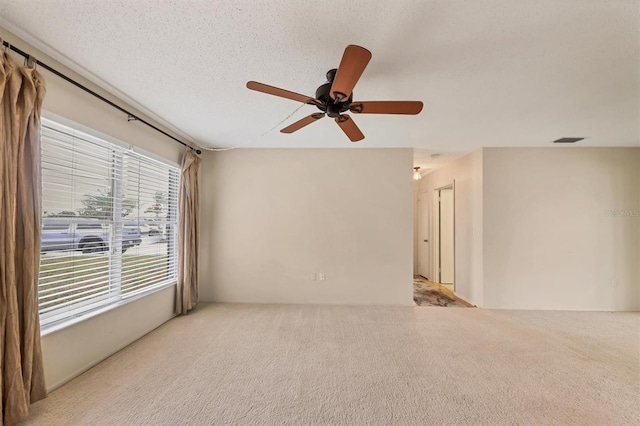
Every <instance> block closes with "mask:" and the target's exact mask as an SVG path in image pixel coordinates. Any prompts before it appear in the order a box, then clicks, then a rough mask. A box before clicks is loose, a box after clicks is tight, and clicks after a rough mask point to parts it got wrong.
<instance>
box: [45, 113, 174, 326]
mask: <svg viewBox="0 0 640 426" xmlns="http://www.w3.org/2000/svg"><path fill="white" fill-rule="evenodd" d="M41 127H42V128H43V129H44V128H45V127H48V128H49V129H52V130H54V131H59V129H56V128H55V127H66V128H68V129H69V130H70V131H71V132H70V133H69V134H73V136H74V137H75V138H76V139H79V140H85V141H87V142H95V141H94V140H93V139H95V140H97V141H98V142H99V143H100V144H101V145H102V144H104V145H105V146H106V147H107V148H108V149H109V150H110V151H111V158H112V162H111V163H112V164H111V165H110V173H111V176H112V189H113V194H114V195H113V200H114V212H113V213H112V216H111V218H109V219H108V220H107V222H109V221H110V222H112V223H113V226H111V233H110V238H111V240H110V241H111V243H110V244H109V248H108V249H110V250H111V253H108V254H107V255H108V258H107V261H106V263H107V270H108V278H107V282H106V288H107V289H108V291H107V293H106V294H103V295H99V296H97V297H91V298H89V299H87V300H83V301H80V302H74V303H71V304H70V305H69V306H73V308H71V309H69V307H68V306H65V307H62V308H60V309H54V310H51V311H49V312H46V313H44V314H41V313H40V308H38V311H39V316H40V329H41V334H42V335H46V334H49V333H52V332H55V331H58V330H60V329H63V328H66V327H68V326H71V325H73V324H77V323H79V322H82V321H84V320H86V319H89V318H91V317H94V316H97V315H100V314H102V313H104V312H107V311H110V310H112V309H115V308H118V307H120V306H123V305H126V304H128V303H131V302H133V301H136V300H138V299H141V298H144V297H146V296H149V295H151V294H154V293H157V292H159V291H162V290H164V289H166V288H169V287H174V286H175V285H176V284H177V275H178V261H179V254H178V244H177V240H178V232H179V211H178V209H179V199H178V192H179V185H180V179H181V176H180V165H179V164H177V163H176V162H173V161H170V160H167V159H165V158H162V157H159V156H158V155H155V154H153V153H150V152H147V151H145V150H143V149H140V148H138V147H134V146H133V145H130V144H127V143H124V142H122V141H120V140H118V139H115V138H113V137H110V136H108V135H105V134H102V133H100V132H98V131H96V130H93V129H90V128H88V127H86V126H83V125H80V124H78V123H75V122H73V121H71V120H68V119H66V118H63V117H60V116H57V115H56V114H53V113H50V112H46V111H45V112H43V114H42V122H41ZM43 134H44V130H43V131H42V132H41V144H42V143H44V140H43V137H42V135H43ZM83 136H88V137H89V138H90V139H91V140H86V139H85V138H84V137H83ZM42 151H44V150H42ZM127 155H129V156H131V157H132V158H135V157H140V158H141V159H142V160H143V161H146V162H154V163H159V165H162V166H163V167H166V170H168V171H169V172H170V173H169V176H168V178H167V179H168V181H169V187H168V188H167V194H168V195H169V196H168V203H169V204H168V206H169V207H168V210H169V211H171V212H173V213H172V215H171V217H172V219H173V220H166V221H164V222H163V223H167V222H170V225H169V227H171V228H172V233H173V234H174V235H172V240H173V241H172V243H173V247H172V248H170V247H169V246H167V256H169V257H170V258H171V268H172V269H171V268H170V269H168V270H169V271H171V275H170V276H169V277H168V278H167V279H166V280H164V281H162V282H159V283H154V284H152V285H150V286H148V287H142V288H140V289H136V290H135V291H132V292H130V293H128V294H122V291H121V287H122V282H121V281H122V273H123V266H122V263H123V262H122V259H123V256H122V255H123V252H122V242H123V233H122V229H123V228H124V226H125V223H126V222H127V218H126V217H123V216H121V212H118V210H119V209H118V207H117V206H120V208H121V206H122V201H123V199H124V196H123V192H122V186H123V181H124V170H123V168H122V163H123V162H124V158H125V156H127ZM118 162H119V166H118V164H117V163H118ZM171 182H173V183H174V184H175V187H172V186H171V185H172V183H171ZM43 184H44V182H43ZM172 189H173V190H174V191H175V197H174V198H171V196H170V195H171V192H172ZM174 202H175V205H173V203H174ZM116 218H117V219H118V220H116ZM67 219H68V220H69V221H70V225H69V227H70V228H71V227H77V226H78V225H77V221H78V220H83V218H82V217H69V218H67ZM41 220H42V225H41V231H44V221H45V216H44V208H42V210H41ZM116 222H117V225H116ZM100 224H101V226H102V228H103V229H105V224H104V223H103V220H100ZM117 227H119V228H120V232H119V236H120V238H119V240H118V239H117V238H114V237H116V236H117V235H118V233H117V230H116V228H117ZM106 228H109V226H108V225H107V226H106ZM114 241H115V244H114V243H113V242H114ZM114 247H115V250H117V252H115V253H114ZM170 253H172V254H173V256H171V255H170ZM112 256H116V257H118V260H117V261H116V262H113V261H112ZM41 267H42V262H41V263H40V268H41ZM114 267H115V269H116V270H115V271H114ZM168 267H169V266H168ZM39 272H40V271H39ZM113 273H115V274H117V276H113V275H112V274H113ZM39 299H40V281H39V282H38V302H39V301H40V300H39Z"/></svg>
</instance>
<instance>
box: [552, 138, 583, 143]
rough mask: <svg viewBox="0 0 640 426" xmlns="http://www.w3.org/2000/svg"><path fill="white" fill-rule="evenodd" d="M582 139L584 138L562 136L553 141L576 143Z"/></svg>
mask: <svg viewBox="0 0 640 426" xmlns="http://www.w3.org/2000/svg"><path fill="white" fill-rule="evenodd" d="M582 139H584V138H560V139H557V140H555V141H553V143H576V142H578V141H581V140H582Z"/></svg>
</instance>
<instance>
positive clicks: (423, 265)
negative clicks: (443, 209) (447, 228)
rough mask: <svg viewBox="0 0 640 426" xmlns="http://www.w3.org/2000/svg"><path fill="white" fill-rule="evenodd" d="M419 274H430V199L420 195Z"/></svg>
mask: <svg viewBox="0 0 640 426" xmlns="http://www.w3.org/2000/svg"><path fill="white" fill-rule="evenodd" d="M418 274H420V275H422V276H423V277H425V278H430V279H433V278H432V277H430V276H429V200H427V197H426V196H420V197H418Z"/></svg>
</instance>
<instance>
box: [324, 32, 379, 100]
mask: <svg viewBox="0 0 640 426" xmlns="http://www.w3.org/2000/svg"><path fill="white" fill-rule="evenodd" d="M370 60H371V52H369V51H368V50H367V49H365V48H364V47H360V46H355V45H353V44H350V45H349V46H347V48H346V49H344V54H343V55H342V60H341V61H340V66H339V67H338V72H337V73H336V76H335V78H334V79H333V84H332V85H331V91H330V92H329V93H330V95H331V97H332V98H333V99H335V100H336V101H339V102H341V101H345V100H347V98H349V96H350V95H351V92H353V88H354V86H355V85H356V83H357V82H358V80H359V79H360V76H361V75H362V73H363V72H364V69H365V68H366V67H367V64H368V63H369V61H370Z"/></svg>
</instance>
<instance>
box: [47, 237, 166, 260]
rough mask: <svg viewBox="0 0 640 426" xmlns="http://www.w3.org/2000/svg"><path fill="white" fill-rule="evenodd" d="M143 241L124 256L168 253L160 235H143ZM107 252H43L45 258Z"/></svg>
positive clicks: (82, 255) (99, 254)
mask: <svg viewBox="0 0 640 426" xmlns="http://www.w3.org/2000/svg"><path fill="white" fill-rule="evenodd" d="M141 239H142V242H141V243H140V245H139V246H136V247H131V248H130V249H129V250H127V251H126V252H125V253H124V256H147V255H158V254H166V253H167V242H166V241H163V240H162V237H160V236H155V235H154V236H151V237H150V236H148V235H143V236H142V238H141ZM105 255H106V252H102V253H89V254H83V253H82V252H81V251H63V250H60V251H48V252H45V253H42V257H43V258H52V257H69V256H74V257H75V256H78V257H86V256H105Z"/></svg>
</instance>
